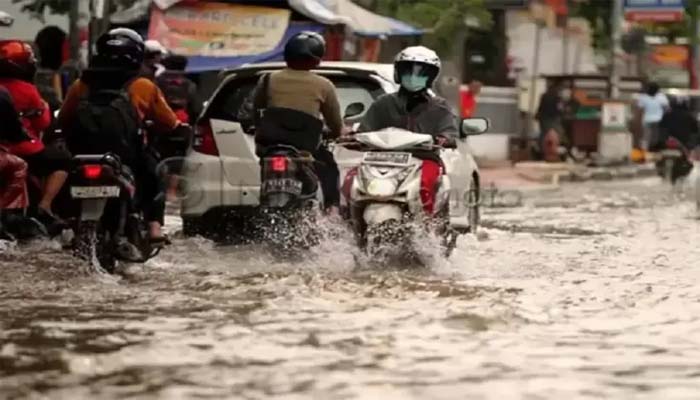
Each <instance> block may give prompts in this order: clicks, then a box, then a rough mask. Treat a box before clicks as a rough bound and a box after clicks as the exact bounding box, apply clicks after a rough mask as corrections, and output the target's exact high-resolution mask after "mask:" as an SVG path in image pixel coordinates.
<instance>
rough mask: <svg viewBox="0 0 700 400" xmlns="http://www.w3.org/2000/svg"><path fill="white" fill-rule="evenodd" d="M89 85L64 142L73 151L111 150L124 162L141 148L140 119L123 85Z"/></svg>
mask: <svg viewBox="0 0 700 400" xmlns="http://www.w3.org/2000/svg"><path fill="white" fill-rule="evenodd" d="M130 83H131V81H129V82H127V84H126V85H124V87H122V88H121V89H116V90H115V89H104V88H90V91H89V93H88V95H87V96H84V97H83V98H82V99H81V100H80V102H79V103H78V107H77V110H76V121H75V123H74V124H73V126H72V127H71V131H70V136H69V140H68V145H69V148H70V150H71V152H72V153H73V154H103V153H113V154H116V155H117V156H119V157H120V158H121V161H122V162H124V163H125V164H127V165H130V164H132V163H133V162H134V161H136V160H137V158H138V157H139V156H140V155H141V154H142V152H143V150H144V138H143V135H142V133H143V132H142V130H141V121H140V118H139V115H138V113H137V112H136V108H135V107H134V105H133V104H132V103H131V99H130V97H129V93H128V92H127V90H126V88H127V87H128V85H129V84H130Z"/></svg>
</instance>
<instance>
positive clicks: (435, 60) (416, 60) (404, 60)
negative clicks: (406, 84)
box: [394, 46, 442, 87]
mask: <svg viewBox="0 0 700 400" xmlns="http://www.w3.org/2000/svg"><path fill="white" fill-rule="evenodd" d="M402 64H403V65H415V64H423V65H425V66H427V67H428V70H429V73H430V79H429V82H428V87H430V86H432V84H433V82H434V81H435V78H437V76H438V74H439V73H440V69H441V68H442V62H440V57H438V55H437V53H436V52H434V51H433V50H430V49H429V48H427V47H424V46H412V47H407V48H405V49H403V50H402V51H401V52H400V53H399V54H397V55H396V58H395V59H394V80H395V81H396V83H401V70H402V69H403V68H402Z"/></svg>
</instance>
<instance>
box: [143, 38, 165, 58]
mask: <svg viewBox="0 0 700 400" xmlns="http://www.w3.org/2000/svg"><path fill="white" fill-rule="evenodd" d="M143 44H144V46H145V47H146V53H147V54H160V55H162V56H165V55H166V54H168V50H166V49H165V47H164V46H163V45H162V44H160V42H159V41H157V40H153V39H151V40H146V41H145V42H144V43H143Z"/></svg>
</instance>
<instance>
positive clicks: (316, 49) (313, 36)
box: [284, 31, 326, 63]
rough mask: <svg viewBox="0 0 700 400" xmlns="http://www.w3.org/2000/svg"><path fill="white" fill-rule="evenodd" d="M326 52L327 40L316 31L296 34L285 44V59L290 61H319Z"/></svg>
mask: <svg viewBox="0 0 700 400" xmlns="http://www.w3.org/2000/svg"><path fill="white" fill-rule="evenodd" d="M325 54H326V41H325V40H324V39H323V36H321V35H319V34H318V33H316V32H309V31H305V32H301V33H297V34H296V35H294V36H293V37H292V38H291V39H289V41H288V42H287V45H286V46H284V60H285V61H286V62H287V63H289V62H292V63H294V62H307V61H312V62H316V63H319V62H321V60H322V59H323V56H324V55H325Z"/></svg>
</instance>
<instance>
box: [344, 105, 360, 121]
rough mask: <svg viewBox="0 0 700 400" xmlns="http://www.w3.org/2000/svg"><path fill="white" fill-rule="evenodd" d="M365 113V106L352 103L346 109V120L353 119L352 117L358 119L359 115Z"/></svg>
mask: <svg viewBox="0 0 700 400" xmlns="http://www.w3.org/2000/svg"><path fill="white" fill-rule="evenodd" d="M364 111H365V105H364V104H362V103H360V102H357V103H352V104H350V105H348V106H347V108H345V117H343V118H345V119H347V118H352V117H357V116H358V115H360V114H362V113H363V112H364Z"/></svg>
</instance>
